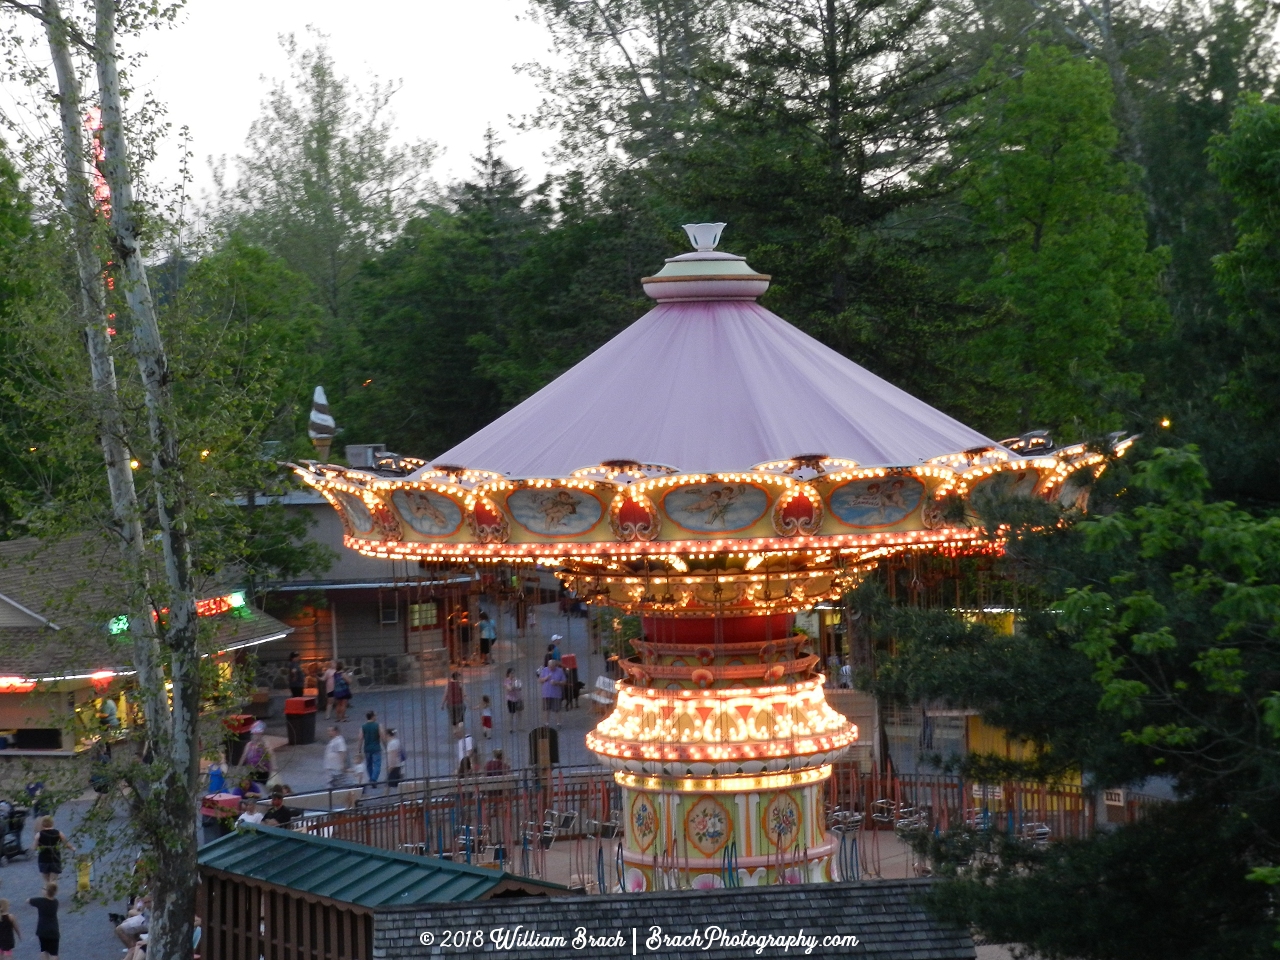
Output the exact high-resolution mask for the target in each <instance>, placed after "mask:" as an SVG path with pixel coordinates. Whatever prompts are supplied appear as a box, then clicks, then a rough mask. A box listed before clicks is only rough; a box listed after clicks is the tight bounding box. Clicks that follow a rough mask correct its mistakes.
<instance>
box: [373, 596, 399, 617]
mask: <svg viewBox="0 0 1280 960" xmlns="http://www.w3.org/2000/svg"><path fill="white" fill-rule="evenodd" d="M378 622H379V623H382V624H388V623H399V622H400V604H399V602H398V600H397V598H396V597H394V596H393V597H392V598H391V599H390V600H389V601H387V600H381V599H380V600H379V601H378Z"/></svg>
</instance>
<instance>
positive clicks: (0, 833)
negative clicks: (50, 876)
mask: <svg viewBox="0 0 1280 960" xmlns="http://www.w3.org/2000/svg"><path fill="white" fill-rule="evenodd" d="M26 822H27V808H26V807H15V806H14V805H13V804H12V803H10V802H9V801H8V800H0V863H3V862H4V861H5V860H16V859H17V858H18V857H29V856H31V851H30V850H28V849H27V848H26V847H24V846H23V845H22V828H23V826H25V825H26Z"/></svg>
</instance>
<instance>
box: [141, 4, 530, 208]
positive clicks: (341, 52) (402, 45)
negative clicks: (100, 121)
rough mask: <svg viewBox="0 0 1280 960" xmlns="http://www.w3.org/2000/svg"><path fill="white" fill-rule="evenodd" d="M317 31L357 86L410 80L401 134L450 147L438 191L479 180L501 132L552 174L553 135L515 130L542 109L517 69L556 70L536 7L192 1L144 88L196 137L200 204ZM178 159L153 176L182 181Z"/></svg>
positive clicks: (402, 102) (149, 68)
mask: <svg viewBox="0 0 1280 960" xmlns="http://www.w3.org/2000/svg"><path fill="white" fill-rule="evenodd" d="M308 25H311V26H314V27H316V28H317V29H318V30H320V31H321V32H322V33H325V34H328V36H329V40H328V43H329V48H330V51H331V53H332V55H333V58H334V61H335V64H336V67H337V70H338V71H339V73H341V74H345V75H346V76H348V77H350V78H351V79H352V80H353V81H354V82H356V84H357V85H359V86H367V84H368V81H369V79H370V78H371V77H372V76H375V75H376V76H377V77H378V78H380V79H381V80H400V81H403V85H402V87H401V90H400V92H399V93H398V94H397V95H396V96H395V98H394V99H393V100H392V103H391V106H392V112H393V113H394V114H395V116H396V120H397V130H398V133H399V135H400V138H401V139H403V140H407V141H411V140H419V139H427V140H433V141H435V142H436V143H437V144H439V146H440V147H441V149H442V155H441V156H440V158H439V160H438V161H437V162H436V163H435V165H434V166H433V169H432V175H433V179H435V180H436V181H437V182H439V183H442V184H443V183H447V182H448V181H449V180H451V179H454V178H456V177H458V176H460V175H465V174H466V173H468V172H469V170H470V167H471V157H472V156H474V155H475V154H477V153H479V152H480V150H481V142H482V138H483V135H484V131H485V128H486V127H487V126H488V125H490V124H492V125H493V127H494V129H495V130H497V131H498V133H499V136H500V137H501V139H503V140H505V141H506V144H505V146H504V147H503V148H502V154H503V156H504V158H505V159H506V160H507V162H508V163H510V164H511V165H513V166H517V167H522V168H524V170H525V172H526V173H527V174H528V175H529V178H530V180H531V181H536V180H537V179H539V178H540V177H541V176H542V175H543V174H544V173H545V172H546V171H547V169H548V160H547V159H546V157H545V154H546V153H547V151H548V150H549V149H550V147H551V146H552V144H553V140H554V137H553V135H552V134H551V133H549V132H546V131H533V132H529V133H522V132H520V131H518V130H514V129H512V123H513V122H515V121H518V120H519V118H520V117H522V116H524V115H527V114H529V113H531V112H533V111H534V110H535V109H536V108H537V105H538V103H539V102H540V100H541V94H540V92H539V90H538V88H537V85H536V84H535V82H534V80H533V79H532V78H531V77H529V76H527V75H525V74H522V73H518V72H517V71H516V69H515V67H516V65H517V64H521V63H527V62H530V61H538V62H541V63H550V62H552V56H551V53H550V38H549V35H548V34H547V32H546V30H545V29H544V28H543V27H541V26H540V25H539V24H537V23H535V22H533V21H532V20H530V19H529V17H528V16H527V12H526V0H382V2H381V3H378V4H370V5H369V6H367V7H366V6H364V5H363V4H353V3H350V2H336V0H307V2H302V0H188V3H187V6H186V9H185V11H184V12H183V13H182V14H180V17H179V20H178V22H177V24H176V25H175V26H174V27H172V28H171V29H167V30H163V31H160V32H153V33H149V34H146V35H145V36H144V40H143V42H144V43H145V49H146V51H147V59H146V61H145V63H144V65H143V68H142V71H141V73H140V75H139V76H138V77H137V81H138V86H141V87H148V88H150V89H151V91H152V92H153V94H154V95H155V96H156V97H157V98H158V99H159V100H160V101H161V102H163V103H165V104H166V105H167V107H168V110H169V119H170V121H171V122H172V123H173V128H174V130H175V131H176V130H177V129H178V128H179V127H181V126H182V125H184V124H185V125H186V126H188V127H189V128H190V130H191V138H192V142H191V150H192V152H193V154H194V157H193V169H192V174H193V175H194V177H195V188H194V191H193V192H194V193H195V196H196V197H197V198H198V197H200V195H201V193H202V191H205V190H208V189H210V188H211V186H212V177H211V174H210V169H209V164H208V162H207V158H208V157H209V156H214V157H218V156H223V155H225V156H227V157H228V158H232V157H234V156H235V154H237V153H241V152H243V148H244V140H245V136H246V134H247V133H248V131H249V124H250V123H252V122H253V120H254V118H255V117H257V116H258V114H259V113H260V108H261V103H262V101H263V99H264V98H265V97H266V95H267V92H268V91H269V89H270V87H271V85H272V81H273V80H283V79H285V78H287V76H288V73H289V69H288V61H287V60H286V58H285V55H284V51H283V50H282V49H281V47H280V44H279V40H278V37H279V36H280V34H284V33H290V32H292V33H294V34H296V35H297V37H298V42H299V45H309V41H310V38H309V36H308V35H307V33H306V28H307V27H308ZM133 42H136V41H133ZM178 158H179V150H178V148H177V145H176V143H171V144H170V145H168V147H167V148H166V149H163V150H162V152H161V154H160V156H159V157H158V161H157V164H156V166H155V167H154V168H153V169H152V177H153V179H155V180H161V181H162V180H176V179H177V170H178V164H179V160H178ZM167 171H168V172H167Z"/></svg>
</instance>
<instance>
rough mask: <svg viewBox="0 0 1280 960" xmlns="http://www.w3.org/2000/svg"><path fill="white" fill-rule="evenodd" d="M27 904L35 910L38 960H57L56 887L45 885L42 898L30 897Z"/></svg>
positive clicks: (58, 933) (59, 935)
mask: <svg viewBox="0 0 1280 960" xmlns="http://www.w3.org/2000/svg"><path fill="white" fill-rule="evenodd" d="M27 903H29V904H31V906H33V907H35V908H36V939H37V940H39V941H40V960H58V940H59V939H60V938H61V934H60V932H59V929H58V885H57V884H56V883H47V884H45V888H44V896H43V897H32V898H31V899H30V900H28V901H27Z"/></svg>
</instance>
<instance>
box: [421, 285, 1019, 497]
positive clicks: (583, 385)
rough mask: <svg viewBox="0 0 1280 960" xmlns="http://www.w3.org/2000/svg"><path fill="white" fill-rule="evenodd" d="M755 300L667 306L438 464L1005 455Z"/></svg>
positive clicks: (896, 461)
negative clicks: (978, 451) (988, 451)
mask: <svg viewBox="0 0 1280 960" xmlns="http://www.w3.org/2000/svg"><path fill="white" fill-rule="evenodd" d="M995 445H996V444H995V442H994V441H993V440H990V439H989V438H987V437H984V436H983V435H982V434H980V433H978V432H977V431H976V430H971V429H970V428H969V427H966V426H965V425H964V424H962V423H960V422H959V421H957V420H954V419H952V418H951V417H949V416H947V415H946V414H944V413H941V412H939V411H938V410H935V409H933V407H930V406H929V405H928V404H926V403H923V402H921V401H920V400H917V399H916V398H915V397H912V396H911V395H910V394H907V393H905V392H903V391H902V390H899V389H898V388H897V387H895V386H893V384H891V383H889V382H887V381H885V380H882V379H881V378H879V377H877V376H875V375H874V374H872V373H870V372H868V371H867V370H864V369H863V368H862V367H860V366H858V365H857V364H856V363H854V362H853V361H851V360H849V359H847V358H845V357H842V356H841V355H840V354H838V353H836V352H835V351H834V350H832V349H831V348H829V347H826V346H824V345H823V344H821V343H819V342H818V341H817V340H815V339H813V338H812V337H810V336H809V335H807V334H805V333H802V332H801V331H800V330H798V329H796V328H795V327H793V326H792V325H791V324H789V323H787V322H786V321H785V320H783V319H781V318H780V317H778V316H775V315H774V314H772V313H770V312H769V311H768V310H766V309H764V308H763V307H761V306H760V305H759V304H757V303H755V302H754V301H752V300H702V301H694V302H671V303H660V304H658V306H656V307H654V309H653V310H651V311H650V312H649V313H648V314H646V315H645V316H644V317H642V318H641V319H640V320H638V321H636V322H635V323H634V324H632V325H631V326H630V327H628V328H627V329H626V330H624V331H622V333H620V334H618V335H617V336H616V337H614V338H613V339H612V340H610V341H609V342H608V343H606V344H605V345H604V346H602V347H601V348H600V349H599V350H597V351H596V352H595V353H593V354H591V355H590V356H589V357H587V358H586V359H584V360H583V361H581V362H580V363H579V364H577V365H576V366H575V367H573V368H572V369H570V370H568V371H566V372H565V373H564V374H562V375H561V376H560V377H558V378H557V379H556V380H554V381H552V382H551V383H549V384H548V385H547V386H545V387H543V388H542V389H541V390H539V391H538V392H537V393H535V394H534V395H533V396H531V397H529V398H528V399H527V400H525V401H524V402H523V403H521V404H520V405H519V406H516V407H514V408H513V409H511V410H509V411H508V412H507V413H505V414H504V415H503V416H501V417H499V418H498V419H497V420H495V421H494V422H493V423H491V424H489V425H488V426H487V427H485V428H484V429H483V430H480V431H479V432H478V433H476V434H474V435H472V436H471V437H468V438H467V439H466V440H464V441H463V442H462V443H460V444H458V445H457V446H456V447H454V448H452V449H451V450H448V451H446V452H445V453H443V454H441V455H440V456H439V457H438V458H437V460H436V462H437V463H442V464H455V465H459V466H463V467H469V468H473V469H482V470H494V471H499V472H502V473H505V474H507V475H508V476H512V477H561V476H565V475H567V474H569V473H570V472H572V471H574V470H577V469H580V468H582V467H589V466H594V465H596V464H599V463H602V462H604V461H606V460H634V461H638V462H640V463H653V464H664V465H667V466H671V467H676V468H678V469H679V470H680V471H681V472H683V473H713V472H732V471H739V470H746V469H748V468H750V467H751V466H753V465H755V464H757V463H762V462H765V461H771V460H784V459H788V458H791V457H796V456H804V455H814V454H821V455H826V456H829V457H843V458H846V459H850V460H855V461H857V462H858V463H859V464H860V465H863V466H909V465H913V464H917V463H920V462H922V461H925V460H930V459H932V458H934V457H938V456H942V455H944V454H951V453H959V452H961V451H964V450H970V449H973V448H975V447H990V446H995Z"/></svg>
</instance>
